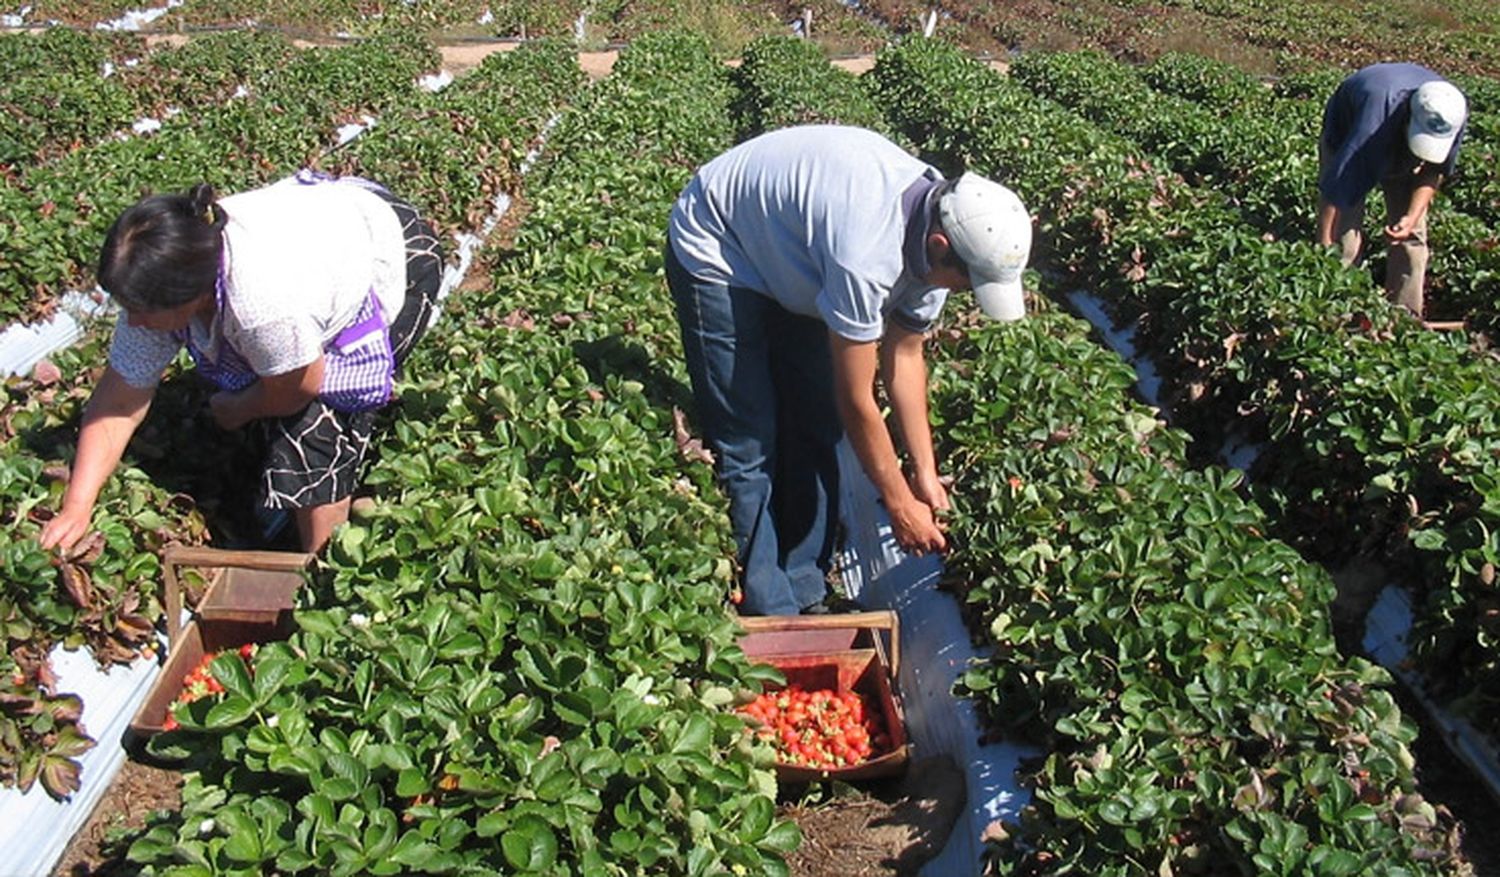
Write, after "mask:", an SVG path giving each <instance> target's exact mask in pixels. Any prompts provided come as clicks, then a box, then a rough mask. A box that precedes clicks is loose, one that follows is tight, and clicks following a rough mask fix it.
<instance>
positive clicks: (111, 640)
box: [0, 42, 583, 795]
mask: <svg viewBox="0 0 1500 877" xmlns="http://www.w3.org/2000/svg"><path fill="white" fill-rule="evenodd" d="M582 81H583V74H582V72H581V71H580V70H579V68H578V65H577V63H576V62H575V61H574V59H573V55H572V50H571V49H570V48H569V47H568V46H566V45H564V44H562V43H547V42H539V43H533V44H531V45H529V46H527V47H525V48H523V49H520V50H517V51H515V52H508V53H505V54H502V55H496V56H493V57H491V58H490V59H487V60H486V61H485V62H484V64H482V65H481V66H480V67H479V68H477V69H476V70H474V71H472V72H471V73H470V74H469V75H468V76H467V77H466V78H465V79H464V80H463V81H462V82H461V83H459V84H456V85H455V86H454V87H453V88H451V89H447V90H445V91H444V92H443V93H441V94H439V95H427V96H425V97H423V98H422V99H421V100H415V101H413V102H412V104H411V105H410V106H408V107H405V108H403V109H401V110H400V111H397V112H392V113H391V114H390V115H389V116H388V118H387V119H386V123H385V124H384V125H382V126H381V127H380V128H379V129H378V134H376V135H375V136H372V137H371V138H370V139H369V140H368V141H364V140H362V141H361V142H360V143H359V146H358V148H357V149H356V150H354V151H353V152H352V153H351V154H350V155H349V156H347V157H343V156H341V157H340V158H341V160H343V161H346V162H348V163H349V164H350V165H351V167H352V169H353V170H356V171H358V172H360V173H364V174H367V175H369V176H370V177H372V178H374V179H378V180H381V181H382V182H386V183H387V184H388V185H390V186H391V187H392V188H393V189H394V190H395V191H397V192H400V193H402V195H403V196H405V197H407V198H410V199H411V200H412V201H413V202H414V203H416V204H419V205H421V206H422V207H423V209H425V210H428V211H430V214H431V215H433V216H434V217H435V219H436V221H437V223H438V224H439V225H441V226H443V227H445V228H448V229H451V230H470V229H474V228H477V227H478V225H479V222H478V221H477V220H476V218H475V217H476V215H478V217H479V218H480V219H482V218H483V214H484V213H485V212H487V210H488V209H489V206H490V202H491V201H492V200H493V197H494V194H495V193H496V192H498V191H501V189H502V187H505V188H510V187H513V186H514V184H515V181H516V179H517V166H518V164H519V161H520V159H521V157H522V155H523V154H524V152H525V150H526V149H527V148H528V147H529V146H531V145H532V144H533V143H534V142H535V140H536V138H537V137H538V136H539V134H540V132H541V130H542V127H543V125H544V124H545V123H546V121H547V119H548V118H550V117H551V116H552V115H554V114H555V113H556V112H557V111H558V109H559V108H560V106H561V105H562V104H563V103H564V102H566V101H568V100H570V99H571V97H572V96H573V95H574V94H575V93H576V92H577V90H578V89H579V88H580V87H581V85H582ZM466 132H467V135H466V136H465V134H466ZM297 167H298V164H297V163H296V162H290V163H287V164H284V165H282V166H281V167H279V168H277V169H276V170H277V172H278V173H290V172H291V171H293V170H295V169H296V168H297ZM207 179H209V180H212V181H214V182H216V183H218V182H220V181H221V179H222V178H221V177H219V176H217V175H216V174H213V173H210V174H209V175H208V176H207ZM226 188H228V186H226ZM95 246H97V243H96V244H95ZM104 349H105V345H103V344H102V343H101V341H100V339H97V338H94V339H90V340H88V341H87V342H86V343H85V344H84V345H82V346H81V347H79V348H77V349H74V350H69V351H66V352H65V353H63V354H62V355H61V356H60V357H59V358H58V360H57V362H56V364H55V366H50V367H48V368H46V369H43V371H42V372H39V375H38V377H37V378H36V379H35V380H31V381H19V382H13V383H12V384H10V385H9V386H8V387H7V395H8V398H7V400H6V405H5V418H4V422H5V424H6V432H5V434H4V439H5V446H4V451H3V453H0V470H3V472H4V477H3V479H0V480H3V484H4V487H3V493H4V495H5V497H6V499H7V502H6V503H5V504H4V507H5V508H6V509H7V510H8V511H10V510H13V512H11V514H10V516H9V517H8V519H7V530H8V531H9V532H10V534H11V537H12V541H11V542H10V543H9V545H7V547H6V568H5V570H4V573H5V575H6V580H7V581H8V582H9V583H10V585H9V587H8V590H7V592H6V594H5V596H4V597H3V598H0V620H3V622H4V624H5V633H6V643H5V644H6V653H7V657H6V658H5V659H0V660H5V661H6V662H7V664H6V665H4V666H0V670H4V671H6V672H5V675H4V679H3V680H0V692H3V693H4V694H5V695H6V696H7V697H15V698H29V699H32V700H34V701H36V702H37V703H42V702H45V698H46V697H47V696H48V695H49V693H51V692H52V691H53V689H52V684H51V680H50V677H49V676H48V675H47V674H48V671H47V669H46V664H45V657H46V654H47V652H48V651H49V650H50V648H51V647H52V645H53V644H54V643H58V642H62V643H67V644H70V645H77V644H82V643H87V644H88V645H89V646H90V647H91V649H92V651H93V653H94V655H95V657H96V658H97V659H98V660H99V661H100V662H101V663H109V662H112V661H128V660H130V659H132V658H134V657H135V656H136V654H137V651H138V650H139V649H140V648H141V647H143V646H146V645H149V644H151V643H152V642H154V638H155V637H154V633H153V631H154V629H155V628H156V627H157V626H158V625H159V623H160V622H161V620H162V615H161V607H160V605H159V602H158V591H157V582H158V581H159V580H160V568H159V565H158V562H157V554H158V552H159V550H160V549H161V547H162V546H163V545H164V544H166V543H167V542H169V541H182V542H187V543H198V542H202V541H204V540H205V538H207V536H208V532H209V527H208V523H210V522H211V523H212V525H213V526H212V530H213V532H214V535H215V537H216V538H217V539H218V540H219V541H228V542H230V543H235V542H244V541H247V540H253V539H255V538H256V537H257V536H258V533H259V530H258V527H257V525H256V522H255V521H254V520H253V519H252V515H251V514H250V512H251V509H250V508H249V507H248V506H249V500H248V499H246V497H250V496H253V494H254V492H255V487H254V485H253V484H251V483H249V482H248V481H247V480H246V479H243V478H237V477H225V476H222V475H220V474H219V473H225V472H229V473H235V472H239V471H242V470H243V469H244V467H243V466H242V465H240V462H241V461H242V460H243V459H244V458H245V455H247V454H249V453H251V451H250V450H249V449H248V448H245V447H242V446H241V445H240V443H239V442H238V441H237V440H236V439H234V438H232V437H231V436H226V434H224V433H222V432H220V431H218V430H217V429H216V428H215V427H214V426H213V425H212V422H211V420H210V419H209V418H207V417H206V416H205V414H204V408H203V402H204V398H205V394H204V392H203V390H202V388H201V387H199V386H198V385H197V383H196V382H194V381H192V379H191V378H190V377H188V376H184V377H183V378H181V379H175V380H169V381H168V383H167V384H166V385H165V386H164V387H163V388H162V390H161V392H160V393H159V394H158V398H157V401H156V403H155V405H154V406H153V410H152V416H151V417H150V418H149V419H148V420H147V421H146V423H145V424H144V425H143V427H142V429H141V430H140V432H139V433H138V434H137V437H136V439H135V441H134V442H133V443H132V446H131V456H132V458H133V460H134V465H133V466H126V467H122V470H121V471H120V472H119V473H117V475H116V477H114V478H112V479H111V480H110V481H109V482H108V484H107V486H106V494H105V495H104V497H102V498H101V502H100V504H99V510H98V511H97V512H96V513H95V526H96V528H97V530H98V531H99V534H100V535H99V536H98V537H96V538H94V539H91V540H89V541H87V542H86V543H85V544H84V545H82V546H80V548H79V549H78V550H77V551H76V552H75V553H74V556H73V557H70V558H68V559H66V561H64V562H61V563H59V562H54V561H53V560H51V559H50V558H49V557H48V556H47V555H46V554H45V553H44V552H42V551H41V550H40V548H39V547H38V546H37V544H36V542H35V537H36V533H37V531H38V528H39V524H40V523H41V522H42V521H44V520H45V519H46V516H47V515H49V514H50V511H51V509H53V508H55V507H56V505H57V502H58V496H59V495H60V493H61V491H62V488H63V480H64V479H65V478H66V467H65V466H61V465H58V464H56V463H55V462H54V461H58V460H65V459H68V458H70V457H71V456H72V451H71V443H72V441H73V440H74V439H73V435H72V431H71V425H72V424H74V423H76V418H77V417H78V416H79V414H80V412H81V406H82V402H83V400H84V399H86V398H87V394H88V392H89V389H90V387H91V386H92V384H93V382H94V381H95V380H97V377H98V374H99V372H100V370H101V364H102V362H103V360H104V358H105V353H104ZM54 369H55V371H54ZM49 464H50V465H49ZM44 475H45V476H46V477H43V476H44ZM157 485H170V486H171V487H170V488H169V489H163V488H162V487H159V486H157ZM190 497H191V498H190ZM200 509H201V510H202V513H200ZM205 513H206V516H207V518H208V521H207V522H206V521H205V519H204V517H205ZM50 727H51V726H50V724H49V722H48V720H45V719H42V718H40V717H39V716H37V715H31V714H22V715H21V716H19V717H17V716H14V715H11V714H9V713H7V715H6V716H5V717H3V718H0V735H3V739H5V740H7V741H8V744H7V746H6V747H5V748H4V749H3V750H0V782H3V783H4V784H6V785H9V784H12V783H16V784H19V785H21V786H22V787H29V786H30V785H31V782H32V781H33V780H34V779H35V778H36V777H37V776H38V775H39V772H40V769H41V766H42V764H43V763H42V762H39V761H38V758H39V757H42V756H43V755H46V754H47V753H51V755H53V756H57V757H56V758H55V759H54V761H57V762H58V763H59V764H60V765H61V764H64V763H68V764H71V763H72V762H71V758H72V757H73V754H71V753H70V752H68V751H66V750H65V749H59V748H57V747H56V746H53V745H52V744H51V743H49V742H48V738H47V734H48V732H49V728H50ZM58 769H59V770H63V768H61V767H59V768H58ZM68 770H72V768H68ZM40 775H42V776H43V777H44V778H45V776H46V775H45V774H40ZM74 785H76V777H73V778H72V779H70V780H69V781H68V782H64V783H62V784H60V785H54V784H49V790H50V791H53V792H54V793H55V794H59V795H61V794H66V793H67V791H69V790H70V788H71V787H72V786H74Z"/></svg>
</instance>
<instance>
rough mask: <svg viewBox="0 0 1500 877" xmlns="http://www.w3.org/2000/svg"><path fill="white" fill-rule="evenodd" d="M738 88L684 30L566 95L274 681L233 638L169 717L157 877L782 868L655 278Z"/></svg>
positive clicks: (148, 844) (431, 343)
mask: <svg viewBox="0 0 1500 877" xmlns="http://www.w3.org/2000/svg"><path fill="white" fill-rule="evenodd" d="M729 95H730V89H729V87H728V81H727V77H726V74H725V72H724V70H723V68H721V66H720V65H719V64H718V63H716V62H715V61H714V60H712V58H711V57H710V56H709V54H708V52H707V51H706V44H705V43H703V42H702V41H701V40H699V39H689V38H685V37H681V36H676V35H659V36H654V37H651V38H648V39H643V40H641V41H639V42H637V43H634V44H632V46H631V47H630V48H629V49H628V50H626V51H625V52H624V53H623V54H622V56H621V58H620V61H619V64H618V65H617V67H616V68H615V72H614V73H613V74H612V75H611V76H610V77H609V78H607V79H606V80H603V81H602V82H601V83H599V84H597V85H596V86H594V87H592V88H591V89H590V90H589V91H588V92H586V93H585V94H584V95H583V96H582V97H581V99H580V101H579V102H578V104H577V105H576V107H575V108H574V109H571V110H569V111H568V112H567V113H565V114H564V116H563V118H562V119H561V121H560V122H559V123H558V125H557V127H556V129H555V130H554V132H553V134H552V135H551V137H550V139H549V142H548V147H547V150H546V153H545V154H544V156H545V155H550V156H553V157H552V158H551V159H550V160H549V159H547V158H545V157H544V159H543V161H544V164H543V165H541V166H539V167H538V168H537V169H536V170H535V171H534V172H533V175H531V176H528V182H527V187H526V188H527V201H528V204H529V207H530V210H529V213H528V214H527V217H526V221H525V223H524V224H523V226H522V228H521V230H520V231H519V233H518V236H517V238H516V240H515V242H514V248H513V251H512V257H511V258H508V259H505V260H504V263H503V266H502V268H501V269H500V271H499V273H498V274H497V277H496V279H495V285H494V288H493V289H492V290H489V291H487V292H483V293H476V294H473V295H469V296H466V297H465V298H463V299H462V300H460V301H458V302H457V303H456V305H455V306H454V307H455V308H456V309H457V310H459V311H460V312H461V315H462V319H457V320H453V321H450V323H448V324H445V328H446V331H442V332H440V333H439V334H437V335H435V336H432V337H429V338H428V339H427V342H426V343H425V344H424V345H421V346H419V347H418V349H417V351H416V352H415V353H414V355H413V359H412V361H411V362H410V364H409V376H410V378H409V383H408V384H406V385H405V386H403V388H402V392H401V398H400V401H399V405H398V410H397V412H396V421H395V423H394V424H393V425H392V429H391V430H389V432H388V433H387V434H386V437H385V438H384V439H382V441H381V447H380V462H379V463H377V465H376V467H375V469H374V470H373V472H372V473H371V477H370V479H369V483H370V484H371V485H373V486H374V487H375V488H376V489H377V490H378V491H379V493H380V495H381V502H380V506H379V508H378V509H377V511H376V512H375V513H374V514H373V515H372V516H371V517H369V518H368V519H366V520H365V521H364V522H362V523H360V524H358V525H355V526H350V527H347V528H345V529H343V530H341V531H340V532H339V533H338V535H337V536H336V537H335V541H334V544H333V545H332V546H331V555H330V568H331V569H330V571H329V572H328V573H326V574H325V575H323V576H321V577H319V579H318V581H317V583H316V586H315V588H314V592H313V593H312V594H310V595H309V597H308V602H307V604H306V607H305V608H303V609H302V610H300V611H298V612H297V613H296V621H297V624H298V627H299V630H298V632H296V633H295V634H294V635H293V637H292V639H291V640H290V641H289V642H288V643H286V644H275V645H269V646H264V647H262V648H261V649H260V650H259V651H258V652H257V654H256V655H255V658H254V660H253V670H254V675H253V679H252V678H249V674H248V672H247V670H246V669H245V668H244V667H243V665H242V664H241V662H239V660H238V659H237V658H235V657H233V656H227V657H225V658H221V659H219V661H218V662H216V663H215V665H214V667H213V670H214V674H215V676H216V677H217V678H219V681H220V682H221V683H222V684H223V685H224V687H225V688H226V689H228V693H227V696H226V697H224V698H223V699H205V700H203V701H198V702H195V703H193V704H191V705H189V706H188V707H187V708H186V709H185V710H182V711H181V714H180V715H179V721H180V722H181V724H182V726H183V727H182V729H180V730H179V731H175V732H172V733H170V734H168V735H165V736H163V737H159V738H157V741H156V746H157V747H158V749H160V750H166V749H169V748H172V747H173V746H180V747H182V748H183V749H186V750H191V751H193V752H195V753H198V754H199V755H200V756H201V757H202V764H201V769H200V770H199V771H198V772H197V773H195V774H193V775H192V777H191V778H190V780H189V782H188V784H187V786H186V787H185V789H184V797H183V804H182V808H181V811H180V812H179V813H177V814H174V815H172V816H171V817H170V818H169V819H167V820H166V821H164V822H162V823H161V824H159V825H157V826H155V827H154V828H153V829H152V830H151V831H150V832H149V833H148V834H147V835H146V836H145V837H143V838H141V839H139V840H137V841H136V842H135V843H134V844H133V846H132V848H131V852H130V855H131V858H132V859H133V860H134V861H136V862H137V863H139V864H140V865H141V866H142V868H143V871H144V873H148V874H155V873H174V872H181V873H186V872H187V871H188V870H190V869H191V868H192V867H193V866H194V865H196V866H197V867H198V868H200V869H202V868H207V869H208V870H210V871H212V872H215V873H262V872H263V871H264V870H265V869H267V868H273V867H274V868H275V869H277V870H279V871H282V872H295V873H319V874H321V873H334V874H338V873H412V872H452V871H459V870H462V871H465V872H470V873H482V874H488V873H496V874H498V873H538V874H578V873H583V874H600V875H603V874H614V873H647V872H649V873H659V874H684V875H686V874H705V875H706V874H719V873H728V872H736V873H753V874H778V873H781V874H784V873H786V866H785V864H784V863H783V862H782V860H781V853H783V852H785V851H786V850H788V849H790V848H792V847H793V846H794V845H795V844H796V843H797V837H798V833H797V829H796V827H795V826H794V825H792V824H790V823H779V822H776V821H775V819H774V804H773V797H772V796H773V793H774V782H773V780H772V775H771V774H770V773H769V771H767V770H766V769H765V768H766V767H767V766H768V765H769V761H768V760H766V759H767V758H768V757H769V755H770V753H769V749H768V748H767V747H765V746H762V745H758V744H754V743H753V741H752V738H751V736H750V734H749V733H748V730H747V728H746V726H745V724H744V722H743V720H742V719H740V718H739V717H737V716H735V715H733V714H732V712H730V711H729V710H727V709H726V707H727V706H728V705H729V704H730V702H731V700H732V699H733V697H734V691H736V690H738V689H741V688H745V687H758V684H759V681H760V680H762V679H764V678H766V674H767V673H768V672H769V671H765V670H756V669H755V668H753V667H752V666H751V665H749V664H748V663H747V662H746V660H745V658H744V656H743V654H742V653H741V652H740V651H739V649H738V647H737V646H736V645H735V634H736V626H735V625H734V624H733V622H732V620H731V618H730V617H729V615H728V614H727V613H726V612H725V611H724V599H725V595H726V593H727V591H728V589H729V586H730V583H731V570H732V556H733V554H732V547H731V545H730V542H729V539H728V533H727V526H726V523H725V520H724V512H723V508H722V503H721V502H720V501H719V500H718V498H717V495H716V493H715V491H714V490H713V487H712V476H711V472H710V470H709V469H708V467H707V466H705V465H704V464H703V463H702V462H701V461H695V460H694V459H693V458H691V457H689V456H685V455H683V454H682V453H681V452H680V451H679V448H678V446H677V443H676V441H675V440H674V438H673V436H674V428H673V410H672V408H673V404H674V403H675V402H676V401H677V399H678V397H679V396H681V395H682V393H683V391H682V388H681V374H680V371H681V370H680V369H679V368H677V367H676V366H674V365H672V364H673V363H676V362H677V361H678V360H679V356H678V355H677V351H676V346H675V327H674V325H673V323H672V319H671V314H670V306H669V304H668V303H667V300H666V298H665V296H663V295H661V292H660V280H659V276H658V272H659V270H660V264H661V260H660V248H661V246H662V242H663V234H662V230H661V222H660V217H661V215H662V214H663V212H664V211H665V209H666V205H668V204H670V202H671V200H672V199H673V198H674V197H675V195H676V193H677V191H678V189H679V188H680V187H681V185H682V184H683V183H684V182H685V181H686V178H687V175H688V174H689V173H690V172H691V170H692V168H693V167H695V166H696V165H697V164H698V163H700V162H702V161H703V160H705V159H706V158H707V157H709V156H710V155H711V154H712V153H713V152H714V151H716V150H718V149H720V148H722V147H723V146H724V145H726V144H727V142H728V139H729V132H730V126H729V122H728V115H727V106H728V101H729ZM449 327H451V328H449ZM312 606H319V607H325V608H319V609H314V608H311V607H312ZM328 607H332V608H328ZM205 826H208V827H207V828H206V829H205Z"/></svg>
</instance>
